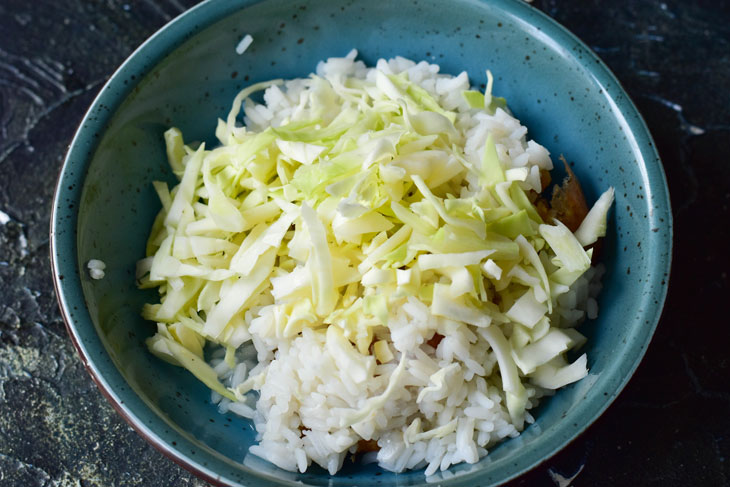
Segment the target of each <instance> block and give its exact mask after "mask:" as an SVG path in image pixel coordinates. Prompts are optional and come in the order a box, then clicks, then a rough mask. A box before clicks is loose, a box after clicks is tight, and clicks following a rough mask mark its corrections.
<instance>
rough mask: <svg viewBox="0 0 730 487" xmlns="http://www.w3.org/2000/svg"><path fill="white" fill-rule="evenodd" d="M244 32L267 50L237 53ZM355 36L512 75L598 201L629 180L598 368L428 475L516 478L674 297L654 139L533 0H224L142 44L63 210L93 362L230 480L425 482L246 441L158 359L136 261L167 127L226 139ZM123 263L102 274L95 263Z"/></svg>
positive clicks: (214, 476)
mask: <svg viewBox="0 0 730 487" xmlns="http://www.w3.org/2000/svg"><path fill="white" fill-rule="evenodd" d="M245 34H251V35H252V36H253V38H254V43H253V45H251V47H250V48H249V49H248V51H246V52H245V53H244V54H243V55H237V54H236V52H235V47H236V45H237V43H238V42H239V40H240V39H241V38H242V37H243V35H245ZM353 47H354V48H357V49H358V50H359V52H360V56H361V58H362V59H363V60H365V61H366V62H367V63H368V64H372V63H373V62H374V61H375V60H376V59H377V58H379V57H388V56H394V55H402V56H405V57H409V58H412V59H415V60H421V59H424V60H428V61H432V62H436V63H438V64H440V65H441V68H442V71H443V72H447V73H451V74H458V73H459V72H460V71H462V70H467V71H468V72H469V74H470V76H471V78H472V81H473V82H474V83H475V84H476V85H479V84H481V83H484V82H485V74H484V71H485V69H486V68H489V69H491V70H492V72H493V73H495V75H496V79H495V92H496V93H497V94H499V95H500V96H504V97H506V98H507V99H508V100H509V102H510V106H511V108H512V110H513V111H514V113H515V114H516V115H517V117H518V118H520V119H521V120H522V121H523V123H524V124H525V125H526V126H527V127H528V128H529V130H530V133H531V135H532V137H533V138H535V139H536V140H538V141H539V142H541V143H542V144H544V145H545V146H546V147H547V148H548V150H550V152H551V153H552V154H553V155H558V154H564V155H565V156H566V157H567V158H568V160H570V161H575V167H574V169H575V172H576V173H577V175H578V176H579V178H580V180H581V182H582V183H583V185H584V189H585V192H586V196H587V198H588V200H589V201H593V200H595V198H596V197H597V196H598V195H599V194H600V193H601V192H602V191H603V190H604V189H605V188H606V187H607V186H609V185H611V186H614V187H615V188H616V204H615V207H614V210H613V211H612V213H611V217H610V231H609V235H608V237H607V238H606V240H605V242H604V252H603V257H602V259H603V261H604V262H605V264H606V266H607V268H608V272H607V274H606V276H605V278H604V285H605V287H604V290H603V293H602V294H601V296H600V300H599V304H600V307H601V312H600V316H599V318H598V319H597V320H595V321H593V322H588V323H586V324H584V325H583V327H582V330H581V331H582V332H583V333H585V334H586V335H587V336H588V337H589V341H588V344H587V347H586V352H587V353H588V360H589V362H588V364H589V368H590V375H589V376H588V377H586V378H585V379H583V380H582V381H580V382H578V383H576V384H574V385H572V386H569V387H567V388H565V389H564V390H561V391H559V392H558V393H557V394H556V395H555V396H554V397H552V398H550V399H548V400H546V401H544V403H543V404H542V405H541V406H540V408H539V410H538V411H537V422H536V423H535V424H533V425H531V426H530V427H528V428H527V429H526V430H525V431H524V433H523V434H522V435H521V436H520V437H519V438H516V439H512V440H509V441H506V442H504V443H502V444H501V445H499V446H497V447H495V448H494V449H493V450H492V451H491V452H490V454H489V455H488V456H487V457H485V458H484V459H482V460H481V461H480V462H479V463H476V464H474V465H458V466H456V467H452V468H451V469H449V470H448V471H447V472H445V473H442V474H438V475H436V476H434V477H432V478H430V479H429V482H434V481H435V482H437V483H439V484H441V485H449V486H473V485H480V486H487V485H495V484H499V483H501V482H504V481H506V480H508V479H511V478H514V477H516V476H518V475H520V474H521V473H523V472H525V471H526V470H528V469H530V468H532V467H534V466H535V465H537V464H539V463H540V462H542V461H544V460H546V459H547V458H549V457H550V456H551V455H553V454H554V453H556V452H557V451H558V450H560V449H561V448H562V447H564V446H565V445H566V444H567V443H568V442H570V441H571V440H572V439H573V438H575V437H576V436H577V435H578V434H579V433H581V432H582V431H583V430H585V429H586V428H587V427H588V426H589V425H590V424H591V423H592V422H593V421H594V420H595V419H596V418H597V417H598V416H599V415H600V414H601V413H602V412H603V411H604V410H605V409H606V408H607V407H608V405H609V404H610V403H611V401H613V399H614V398H615V397H616V395H617V394H618V393H619V392H620V391H621V389H622V388H623V387H624V385H625V384H626V383H627V381H628V380H629V378H630V377H631V375H632V373H633V372H634V370H635V369H636V367H637V365H638V363H639V361H640V360H641V358H642V356H643V355H644V352H645V350H646V347H647V346H648V344H649V341H650V339H651V336H652V334H653V332H654V329H655V327H656V325H657V322H658V321H659V317H660V314H661V310H662V305H663V303H664V298H665V295H666V290H667V283H668V277H669V268H670V260H671V240H672V226H671V211H670V207H669V198H668V193H667V186H666V181H665V178H664V174H663V171H662V166H661V163H660V161H659V158H658V156H657V152H656V149H655V148H654V144H653V142H652V139H651V136H650V134H649V132H648V130H647V128H646V125H645V124H644V122H643V120H642V119H641V116H640V115H639V113H638V112H637V110H636V108H635V107H634V105H633V104H632V102H631V101H630V100H629V98H628V96H627V95H626V93H625V92H624V91H623V89H622V88H621V86H620V85H619V83H618V81H617V80H616V78H615V77H614V76H613V75H612V74H611V73H610V71H609V70H608V69H607V68H606V66H605V65H604V64H603V63H602V62H601V61H600V60H599V59H598V58H597V57H596V56H595V54H593V53H592V52H591V51H590V50H589V49H588V48H587V47H586V46H585V45H584V44H583V43H582V42H581V41H579V40H578V39H577V38H576V37H574V36H573V35H572V34H570V33H569V32H567V31H566V30H565V29H564V28H562V27H561V26H559V25H558V24H556V23H555V22H554V21H552V20H551V19H550V18H548V17H547V16H545V15H544V14H542V13H540V12H539V11H537V10H535V9H533V8H532V7H530V6H528V5H526V4H525V3H523V2H521V1H517V0H492V1H475V0H456V1H452V2H450V4H449V6H448V7H447V6H445V4H444V2H442V1H440V0H419V1H418V2H408V3H406V2H372V1H370V0H348V1H339V0H338V1H332V2H325V1H316V2H304V1H291V0H269V1H264V2H254V1H249V0H209V1H207V2H204V3H202V4H201V5H199V6H197V7H195V8H193V9H191V10H190V11H188V12H186V13H185V14H183V15H181V16H180V17H179V18H177V19H175V20H174V21H173V22H171V23H169V24H168V25H167V26H165V27H164V28H163V29H162V30H160V31H159V32H158V33H157V34H155V35H154V36H152V37H151V38H150V39H149V40H148V41H147V42H146V43H145V44H143V45H142V46H141V47H140V48H139V49H138V50H137V51H136V52H134V54H132V56H130V58H129V59H128V60H127V61H126V62H125V63H124V64H123V65H122V66H121V67H120V68H119V70H118V71H117V72H116V73H115V74H114V75H113V76H112V78H111V79H110V80H109V82H108V83H107V84H106V85H105V86H104V87H103V88H102V90H101V92H100V94H99V96H98V97H97V99H96V100H95V101H94V103H93V105H92V106H91V108H90V109H89V112H88V113H87V115H86V117H85V118H84V120H83V122H82V124H81V126H80V128H79V130H78V132H77V133H76V136H75V138H74V139H73V142H72V143H71V146H70V148H69V151H68V155H67V157H66V161H65V163H64V165H63V169H62V170H61V174H60V177H59V181H58V187H57V190H56V196H55V200H54V203H53V216H52V222H51V257H52V260H53V274H54V280H55V285H56V289H57V292H58V298H59V302H60V305H61V308H62V311H63V314H64V316H65V319H66V323H67V325H68V330H69V334H70V335H71V338H72V339H73V341H74V343H75V345H76V347H77V348H78V351H79V354H80V355H81V358H82V360H83V361H84V363H85V365H86V366H87V368H88V370H89V372H90V373H91V375H92V376H93V377H94V379H95V380H96V382H97V383H98V385H99V387H100V388H101V390H102V392H104V394H105V395H106V396H107V397H108V398H109V400H110V401H111V403H112V404H113V405H114V407H115V408H116V409H117V410H118V411H119V413H120V414H121V415H122V416H124V418H125V419H126V420H127V421H129V423H130V424H131V425H132V426H133V427H134V428H135V429H136V430H137V431H138V432H139V433H140V434H142V435H143V436H144V437H145V438H147V439H148V440H149V441H150V442H151V443H152V444H153V445H155V446H156V447H157V448H159V449H160V450H161V451H162V452H163V453H165V454H166V455H167V456H169V457H171V458H172V459H173V460H175V461H177V462H179V463H180V464H182V465H183V466H185V467H186V468H188V469H190V470H191V471H193V472H195V473H196V474H198V475H200V476H201V477H204V478H206V479H208V480H210V481H212V482H214V483H217V484H221V485H247V486H262V485H294V484H297V485H302V484H305V485H329V486H352V485H376V484H380V485H396V484H397V485H418V484H423V483H425V477H424V475H423V473H422V471H413V472H408V473H404V474H399V475H397V476H396V475H393V474H391V473H388V472H383V471H380V470H379V469H378V468H376V467H374V466H356V465H354V466H350V467H347V468H345V469H344V470H342V471H341V472H340V473H339V474H338V475H336V476H334V477H330V476H329V475H327V474H326V473H325V472H323V471H320V470H316V469H312V470H310V471H309V472H308V473H305V474H296V473H290V472H284V471H282V470H280V469H278V468H276V467H274V466H273V465H271V464H269V463H267V462H265V461H263V460H260V459H257V458H256V457H254V456H252V455H249V454H248V447H249V446H250V445H251V444H252V442H253V441H254V435H255V432H254V430H253V428H252V425H251V424H250V423H249V422H247V421H245V420H243V419H239V418H232V417H225V416H221V415H219V414H218V413H217V411H216V408H215V406H213V405H211V404H210V402H209V400H210V396H209V392H208V391H207V390H206V389H205V387H204V386H203V385H202V384H200V383H199V382H197V380H195V379H194V378H193V377H192V376H191V375H190V374H188V373H187V372H186V371H184V370H182V369H180V368H176V367H173V366H170V365H168V364H166V363H163V362H162V361H160V360H158V359H157V358H155V357H153V356H152V355H151V354H149V353H148V352H147V350H146V348H145V346H144V343H143V341H144V339H145V338H146V337H148V336H150V335H151V334H152V333H153V330H154V327H153V325H152V324H151V323H149V322H145V321H144V320H142V318H141V317H140V314H139V313H140V308H141V306H142V304H143V303H144V302H145V301H147V300H148V299H150V298H151V296H150V295H149V294H146V293H145V292H143V291H140V290H138V289H137V288H136V287H135V285H134V268H135V262H136V261H137V259H138V258H140V256H142V255H143V253H144V247H145V240H146V236H147V234H148V231H149V229H150V227H151V225H152V221H153V218H154V216H155V214H156V213H157V211H158V210H159V203H158V201H157V199H156V196H155V193H154V190H153V188H152V184H151V183H152V181H153V180H156V179H164V180H168V181H170V182H172V180H173V179H172V177H171V176H172V175H171V174H170V171H169V170H168V167H167V162H166V158H165V152H164V143H163V138H162V133H163V131H164V130H165V129H167V128H168V127H169V126H171V125H175V126H177V127H179V128H181V129H182V131H183V133H184V134H185V135H186V138H187V139H188V140H194V139H197V140H203V141H208V142H209V143H210V142H213V140H214V139H213V137H214V133H213V129H214V127H215V121H216V119H217V117H219V116H223V115H224V114H226V113H227V111H228V107H229V106H230V102H231V100H232V99H233V97H234V96H235V94H236V93H237V91H238V90H239V89H240V88H242V87H243V86H244V85H246V84H249V83H252V82H256V81H261V80H265V79H270V78H277V77H283V78H290V77H300V76H305V75H307V74H308V73H310V72H311V71H312V70H313V69H314V67H315V65H316V63H317V61H318V60H321V59H324V58H327V57H331V56H342V55H345V54H346V53H347V52H348V51H349V50H350V49H351V48H353ZM92 258H93V259H101V260H103V261H105V262H106V265H107V267H106V277H105V278H104V279H103V280H99V281H94V280H91V279H90V278H89V276H88V274H87V272H86V269H85V264H86V262H87V261H88V260H89V259H92Z"/></svg>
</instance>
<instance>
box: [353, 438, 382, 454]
mask: <svg viewBox="0 0 730 487" xmlns="http://www.w3.org/2000/svg"><path fill="white" fill-rule="evenodd" d="M379 450H380V447H379V446H378V442H377V441H375V440H360V441H358V442H357V452H358V453H368V452H371V451H379Z"/></svg>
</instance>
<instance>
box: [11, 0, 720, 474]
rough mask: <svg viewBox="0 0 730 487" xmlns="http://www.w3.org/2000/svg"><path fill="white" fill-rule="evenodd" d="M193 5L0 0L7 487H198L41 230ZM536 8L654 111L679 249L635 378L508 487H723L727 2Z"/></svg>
mask: <svg viewBox="0 0 730 487" xmlns="http://www.w3.org/2000/svg"><path fill="white" fill-rule="evenodd" d="M194 3H196V2H195V1H193V0H166V1H155V0H138V1H127V2H124V1H121V0H106V1H101V0H94V1H88V0H66V1H62V2H55V1H50V0H45V1H40V0H38V1H29V0H3V1H2V2H1V3H0V212H2V213H0V299H1V301H0V486H6V485H7V486H15V485H18V486H20V485H23V486H51V485H53V486H71V485H73V486H78V485H81V486H95V485H98V486H111V485H115V486H130V485H160V486H188V485H193V486H194V485H198V486H202V485H205V484H204V482H202V481H200V480H197V479H196V478H194V477H193V476H192V475H191V474H189V473H187V472H186V471H184V470H182V469H181V468H179V467H178V466H176V465H175V464H173V463H172V462H171V461H169V460H167V459H166V458H165V457H163V456H162V455H161V454H159V453H158V452H157V451H155V450H154V449H153V448H152V447H151V446H149V445H148V444H147V443H146V442H145V441H144V440H143V439H142V438H141V437H139V436H138V435H137V434H136V433H135V432H133V431H132V430H131V429H130V428H129V427H128V426H127V425H126V424H125V423H124V422H123V421H122V419H121V418H120V417H119V416H118V415H117V414H116V413H115V412H114V411H113V410H112V408H111V406H110V405H109V404H108V403H107V402H106V400H105V399H104V398H103V397H102V395H101V394H100V393H99V392H98V390H97V389H96V387H95V386H94V384H93V383H92V381H91V379H90V378H89V376H88V375H87V374H86V372H85V371H84V369H83V367H82V365H81V362H80V360H79V359H78V356H77V355H76V353H75V352H74V350H73V347H72V346H71V342H70V340H69V339H68V337H67V336H66V333H65V330H64V326H63V322H62V320H61V317H60V314H59V312H58V310H57V307H56V302H55V297H54V294H53V288H52V285H51V280H50V270H49V263H48V232H47V230H48V218H49V213H50V206H51V205H50V200H51V197H52V192H53V185H54V182H55V178H56V174H57V172H58V169H59V168H60V165H61V162H62V157H63V154H64V151H65V149H66V146H67V144H68V142H69V141H70V138H71V136H72V135H73V132H74V130H75V128H76V125H77V124H78V122H79V121H80V119H81V117H82V115H83V113H84V111H85V110H86V108H87V106H88V105H89V104H90V102H91V100H92V98H93V96H94V94H95V93H96V91H97V90H98V89H99V87H100V86H101V84H102V83H103V82H104V81H105V80H106V79H107V77H108V76H109V75H110V74H111V73H112V72H113V70H114V69H115V68H116V67H117V66H118V65H119V64H120V63H121V62H122V61H123V60H124V58H125V57H126V56H127V55H128V54H129V53H131V51H132V50H133V49H134V48H135V47H137V46H138V45H139V44H140V43H141V42H142V41H144V39H145V38H146V37H148V36H149V35H150V34H151V33H152V32H154V31H155V30H156V29H157V28H159V27H160V26H162V25H163V24H164V23H165V22H166V21H168V20H170V19H171V18H172V17H174V16H175V15H177V14H179V13H180V12H181V11H183V10H184V9H185V8H187V7H189V6H190V5H192V4H194ZM534 5H535V6H536V7H538V8H540V9H541V10H543V11H545V12H546V13H548V14H549V15H550V16H552V17H554V18H555V19H557V20H558V21H559V22H561V23H563V24H564V25H565V26H567V27H568V28H569V29H571V30H572V31H573V32H574V33H575V34H577V35H578V36H579V37H580V38H581V39H583V40H584V41H585V42H586V43H587V44H588V45H589V46H591V48H593V49H594V50H595V51H596V52H597V53H598V54H599V55H600V56H601V57H602V58H603V59H604V61H606V63H607V64H608V65H609V66H610V67H611V69H613V71H614V72H615V73H616V75H617V76H618V78H619V80H620V81H621V82H622V83H623V85H624V87H625V88H626V89H627V90H628V92H629V94H630V95H631V97H632V98H633V99H634V101H635V103H636V104H637V105H638V107H639V109H640V110H641V112H642V113H643V114H644V117H645V118H646V121H647V123H648V125H649V128H650V129H651V131H652V133H653V135H654V137H655V139H656V143H657V146H658V147H659V150H660V153H661V156H662V159H663V161H664V167H665V170H666V172H667V177H668V180H669V186H670V192H671V196H672V204H673V209H674V217H675V242H674V244H675V251H674V266H673V271H672V280H671V285H670V290H669V297H668V300H667V305H666V308H665V311H664V316H663V318H662V321H661V323H660V324H659V328H658V330H657V333H656V335H655V338H654V341H653V342H652V344H651V346H650V348H649V350H648V353H647V355H646V357H645V359H644V361H643V362H642V364H641V366H640V367H639V369H638V371H637V373H636V375H635V376H634V378H633V379H632V380H631V382H630V383H629V385H628V386H627V388H626V389H625V390H624V392H623V393H622V394H621V395H620V397H619V398H618V399H617V400H616V402H615V403H614V404H613V405H612V406H611V407H610V408H609V409H608V411H607V412H606V413H605V414H604V415H603V416H602V417H601V418H600V419H599V420H598V421H597V422H596V423H595V424H594V425H593V426H592V427H590V428H589V429H588V430H587V432H586V433H585V434H583V435H582V436H581V437H579V438H578V439H577V440H576V441H575V442H573V444H572V445H570V446H569V447H568V448H567V449H565V450H564V451H563V452H561V453H559V454H558V455H556V456H555V457H554V458H552V459H550V460H548V461H547V462H546V463H545V464H544V465H542V466H540V467H538V468H537V469H535V470H534V471H532V472H530V473H528V474H527V475H525V476H523V477H522V478H520V479H518V480H516V481H515V482H513V485H515V486H543V485H544V486H554V485H558V486H560V487H564V486H567V485H574V486H614V485H662V486H664V487H672V486H691V485H703V486H704V485H712V486H720V485H730V464H729V463H730V462H729V461H728V456H729V455H730V417H729V416H728V412H729V411H730V353H728V350H729V349H730V327H729V326H728V322H729V321H730V320H728V318H727V312H723V310H724V309H725V305H726V301H727V299H728V297H729V296H730V293H729V291H730V289H729V288H730V286H729V285H728V272H730V257H729V255H730V252H728V250H727V248H728V242H729V241H730V211H729V210H728V206H729V205H730V89H728V87H730V3H728V2H724V1H723V2H711V1H706V0H705V1H700V2H681V1H678V0H668V1H666V2H656V1H649V0H636V1H631V0H621V1H613V2H604V1H598V0H591V1H584V2H575V1H568V0H560V1H558V0H536V1H535V2H534ZM574 476H575V479H574V480H572V483H571V480H570V479H571V478H573V477H574Z"/></svg>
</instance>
